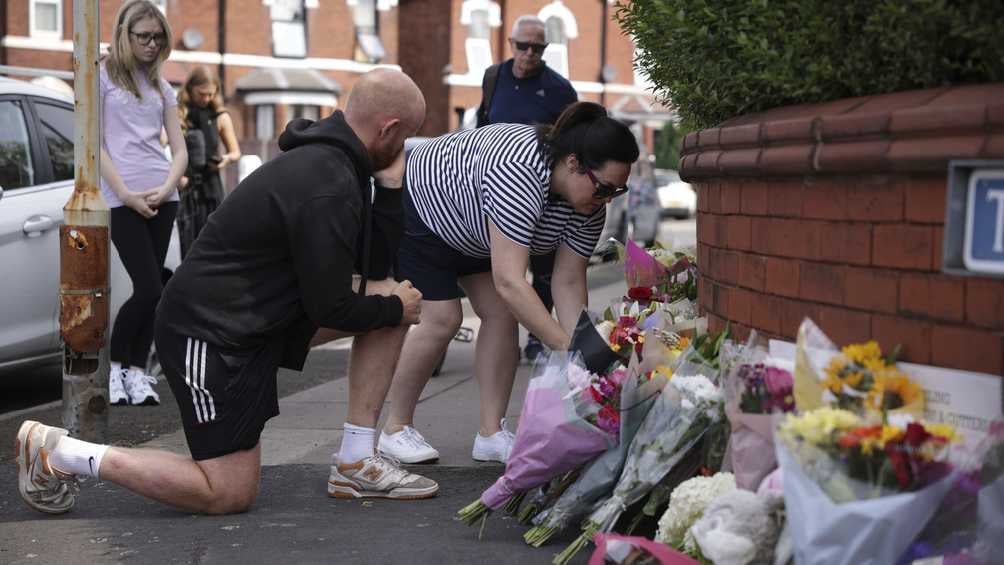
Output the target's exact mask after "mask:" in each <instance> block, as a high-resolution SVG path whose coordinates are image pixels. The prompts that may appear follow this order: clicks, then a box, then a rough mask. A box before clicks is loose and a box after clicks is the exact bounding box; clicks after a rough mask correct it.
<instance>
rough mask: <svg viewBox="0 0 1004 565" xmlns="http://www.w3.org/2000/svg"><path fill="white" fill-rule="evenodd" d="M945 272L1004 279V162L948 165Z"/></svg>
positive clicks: (954, 163) (943, 249)
mask: <svg viewBox="0 0 1004 565" xmlns="http://www.w3.org/2000/svg"><path fill="white" fill-rule="evenodd" d="M946 204H947V205H946V207H945V238H944V244H943V248H942V270H943V271H945V272H946V273H952V274H956V275H979V276H995V277H1004V161H952V162H950V163H949V164H948V191H947V202H946Z"/></svg>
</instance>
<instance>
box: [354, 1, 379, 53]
mask: <svg viewBox="0 0 1004 565" xmlns="http://www.w3.org/2000/svg"><path fill="white" fill-rule="evenodd" d="M348 4H349V6H351V7H352V22H353V23H354V24H355V26H356V51H355V60H356V61H359V62H362V63H379V62H380V61H381V60H383V58H384V57H385V56H387V52H386V51H385V50H384V48H383V42H382V41H380V16H379V15H378V14H377V8H378V7H379V6H378V5H377V0H349V2H348Z"/></svg>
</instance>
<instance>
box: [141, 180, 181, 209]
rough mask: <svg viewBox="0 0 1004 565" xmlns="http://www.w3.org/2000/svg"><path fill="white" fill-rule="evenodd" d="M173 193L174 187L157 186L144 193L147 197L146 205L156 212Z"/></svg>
mask: <svg viewBox="0 0 1004 565" xmlns="http://www.w3.org/2000/svg"><path fill="white" fill-rule="evenodd" d="M173 192H174V187H173V186H169V185H163V186H159V187H157V188H155V189H153V190H150V191H147V192H145V193H144V194H146V195H147V196H146V204H147V206H149V207H150V208H153V209H155V210H156V209H157V208H160V205H161V204H163V203H164V202H165V201H166V200H167V199H168V197H170V196H171V193H173Z"/></svg>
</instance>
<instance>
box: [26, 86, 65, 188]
mask: <svg viewBox="0 0 1004 565" xmlns="http://www.w3.org/2000/svg"><path fill="white" fill-rule="evenodd" d="M35 112H36V113H37V114H38V120H39V122H41V124H42V138H43V139H45V145H46V147H48V148H49V160H50V161H52V176H53V178H52V180H57V181H58V180H67V179H73V110H69V109H67V108H64V107H62V106H57V105H55V104H47V103H45V102H35Z"/></svg>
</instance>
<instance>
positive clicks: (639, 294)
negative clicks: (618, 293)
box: [627, 286, 652, 300]
mask: <svg viewBox="0 0 1004 565" xmlns="http://www.w3.org/2000/svg"><path fill="white" fill-rule="evenodd" d="M627 295H628V298H630V299H631V300H651V299H652V288H651V287H648V286H633V287H631V288H629V289H628V293H627Z"/></svg>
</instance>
